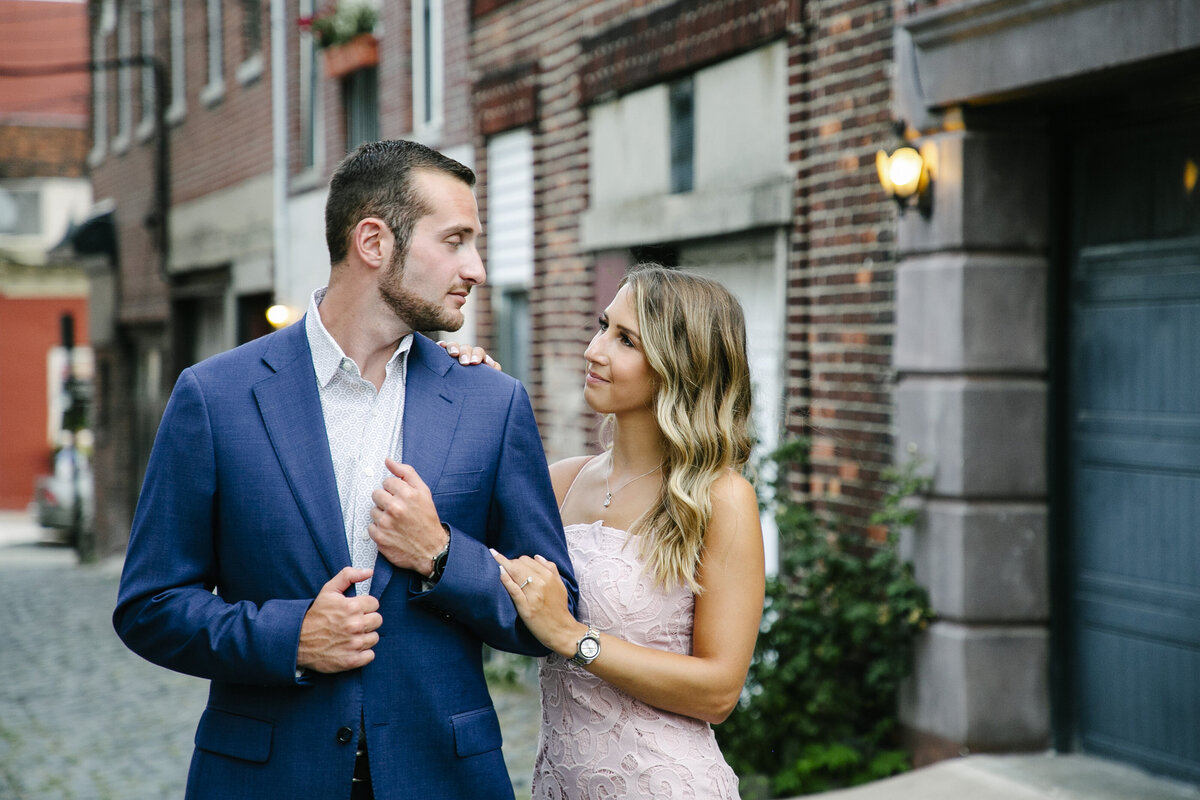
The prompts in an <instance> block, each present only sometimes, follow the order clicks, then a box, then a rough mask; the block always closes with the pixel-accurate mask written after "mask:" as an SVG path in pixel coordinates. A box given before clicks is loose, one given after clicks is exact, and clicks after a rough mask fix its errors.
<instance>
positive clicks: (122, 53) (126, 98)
mask: <svg viewBox="0 0 1200 800" xmlns="http://www.w3.org/2000/svg"><path fill="white" fill-rule="evenodd" d="M132 5H133V0H118V3H117V58H119V59H122V60H124V59H129V58H132V57H133V14H132V9H131V6H132ZM132 139H133V67H131V66H130V65H129V64H128V63H123V64H121V66H119V67H118V68H117V131H116V134H115V135H114V136H113V141H112V149H113V152H114V153H124V152H126V151H128V150H129V144H130V142H131V141H132Z"/></svg>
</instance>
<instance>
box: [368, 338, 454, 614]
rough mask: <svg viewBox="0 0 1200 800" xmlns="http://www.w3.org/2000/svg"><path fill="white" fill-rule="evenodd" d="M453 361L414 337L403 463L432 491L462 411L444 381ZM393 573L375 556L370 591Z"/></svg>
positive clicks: (378, 589)
mask: <svg viewBox="0 0 1200 800" xmlns="http://www.w3.org/2000/svg"><path fill="white" fill-rule="evenodd" d="M451 363H452V362H451V360H450V359H449V358H448V357H444V356H443V353H442V349H441V348H440V347H438V346H437V345H436V344H434V343H433V342H431V341H430V340H429V339H427V338H425V337H424V336H421V335H420V334H417V335H416V336H415V337H414V340H413V347H412V352H410V353H409V354H408V370H407V380H406V381H405V384H404V453H403V455H404V463H406V464H408V465H409V466H411V467H412V468H413V469H415V470H416V471H417V474H418V475H420V476H421V480H423V481H425V483H426V485H428V486H429V490H430V491H435V490H436V489H437V484H438V479H439V478H441V476H442V468H443V467H444V465H445V463H446V457H447V456H448V455H449V454H450V444H451V443H452V442H453V441H454V430H455V428H456V427H457V425H458V417H459V414H460V412H461V410H462V402H461V400H460V398H459V397H458V395H457V394H456V393H454V392H452V391H450V390H449V389H448V388H447V387H446V382H445V380H444V377H445V375H446V372H447V371H449V369H450V366H451ZM392 573H393V569H392V565H391V564H390V563H388V562H387V560H386V559H382V558H380V559H376V562H375V574H374V576H373V577H372V578H371V594H373V595H375V596H376V597H381V596H382V595H383V590H384V589H385V588H387V584H388V582H389V581H390V580H391V578H392Z"/></svg>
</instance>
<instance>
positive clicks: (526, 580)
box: [517, 575, 533, 589]
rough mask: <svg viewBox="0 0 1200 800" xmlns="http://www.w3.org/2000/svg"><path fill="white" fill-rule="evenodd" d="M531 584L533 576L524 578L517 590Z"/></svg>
mask: <svg viewBox="0 0 1200 800" xmlns="http://www.w3.org/2000/svg"><path fill="white" fill-rule="evenodd" d="M532 582H533V576H532V575H530V576H528V577H526V578H525V580H524V581H522V582H521V585H520V586H519V587H517V588H519V589H524V588H525V587H526V586H528V585H529V584H530V583H532Z"/></svg>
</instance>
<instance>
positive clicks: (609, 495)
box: [604, 456, 662, 508]
mask: <svg viewBox="0 0 1200 800" xmlns="http://www.w3.org/2000/svg"><path fill="white" fill-rule="evenodd" d="M660 469H662V462H661V461H660V462H659V463H658V466H657V467H655V468H654V469H650V470H646V471H645V472H643V473H642V474H641V475H638V476H637V477H636V478H630V479H629V480H627V481H625V482H624V483H622V484H621V485H620V486H618V487H617V492H619V491H621V490H622V489H624V488H625V487H626V486H628V485H629V484H631V483H633V482H634V481H640V480H641V479H642V478H644V477H646V476H647V475H649V474H650V473H652V472H658V471H659V470H660ZM611 477H612V456H609V458H608V472H607V473H605V475H604V507H605V508H608V504H609V503H611V502H612V499H613V495H614V494H616V493H617V492H614V491H613V490H612V489H610V488H608V479H609V478H611Z"/></svg>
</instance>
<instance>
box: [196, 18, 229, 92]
mask: <svg viewBox="0 0 1200 800" xmlns="http://www.w3.org/2000/svg"><path fill="white" fill-rule="evenodd" d="M206 5H207V11H208V13H207V14H205V21H206V23H207V25H208V34H207V36H206V37H205V38H206V40H207V42H208V84H207V85H206V86H205V87H204V90H203V91H202V92H201V93H200V99H201V100H203V101H204V102H205V103H206V104H208V105H212V104H214V103H218V102H220V101H221V98H223V97H224V96H225V76H224V73H223V71H222V70H223V69H224V65H225V41H224V37H223V35H222V34H223V32H224V31H223V28H222V24H223V23H222V19H221V0H208V1H207V3H206Z"/></svg>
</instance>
